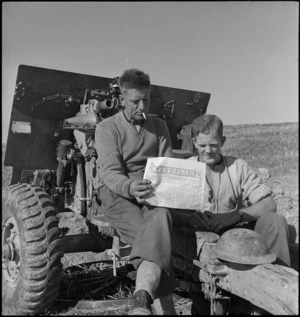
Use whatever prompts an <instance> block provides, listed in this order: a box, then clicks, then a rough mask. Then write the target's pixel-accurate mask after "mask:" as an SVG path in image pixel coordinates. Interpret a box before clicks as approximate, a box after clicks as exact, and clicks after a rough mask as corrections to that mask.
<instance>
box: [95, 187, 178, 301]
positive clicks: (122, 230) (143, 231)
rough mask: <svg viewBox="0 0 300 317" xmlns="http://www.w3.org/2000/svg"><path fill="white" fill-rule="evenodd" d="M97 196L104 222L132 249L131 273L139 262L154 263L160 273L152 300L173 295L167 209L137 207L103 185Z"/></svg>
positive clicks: (170, 217) (170, 221)
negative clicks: (132, 267)
mask: <svg viewBox="0 0 300 317" xmlns="http://www.w3.org/2000/svg"><path fill="white" fill-rule="evenodd" d="M98 196H99V198H100V200H101V207H103V208H101V209H102V211H103V213H104V216H105V218H106V220H107V221H108V222H109V223H110V225H111V226H113V227H114V228H115V229H116V230H117V231H118V233H119V235H120V236H121V238H122V239H123V240H124V241H125V242H127V243H128V244H130V245H131V246H132V250H131V254H130V262H131V263H132V265H133V266H134V267H135V269H136V270H137V269H138V267H139V265H140V264H141V262H142V261H143V260H148V261H151V262H154V263H156V264H157V265H159V266H160V268H161V269H162V275H161V280H160V283H159V286H158V289H157V291H156V297H161V296H165V295H167V294H169V293H171V292H173V291H174V289H175V288H176V286H177V283H176V279H175V274H174V269H173V266H172V259H171V255H172V241H171V240H172V228H173V220H172V216H171V211H170V210H169V209H167V208H161V207H153V206H149V205H140V204H138V203H137V202H136V201H135V200H133V199H127V198H124V197H121V196H119V195H117V194H116V193H114V192H113V191H111V190H110V189H109V188H108V187H107V186H106V185H104V186H102V187H100V188H99V191H98Z"/></svg>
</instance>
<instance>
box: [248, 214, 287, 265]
mask: <svg viewBox="0 0 300 317" xmlns="http://www.w3.org/2000/svg"><path fill="white" fill-rule="evenodd" d="M248 228H249V229H252V230H254V231H255V232H257V233H259V234H260V235H261V236H262V238H263V239H264V241H265V243H266V245H267V249H268V251H269V252H270V253H274V254H275V255H276V257H277V259H276V261H275V263H276V264H279V265H283V266H291V256H290V251H289V244H288V241H289V238H288V236H289V229H288V223H287V221H286V219H285V218H284V217H283V216H282V215H280V214H277V213H275V212H268V213H265V214H264V215H262V216H261V217H260V218H258V219H257V220H256V221H253V222H250V223H249V224H248Z"/></svg>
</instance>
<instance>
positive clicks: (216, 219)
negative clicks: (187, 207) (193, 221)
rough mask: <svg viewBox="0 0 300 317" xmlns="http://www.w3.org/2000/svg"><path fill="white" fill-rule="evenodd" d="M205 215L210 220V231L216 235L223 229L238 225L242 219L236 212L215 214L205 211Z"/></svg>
mask: <svg viewBox="0 0 300 317" xmlns="http://www.w3.org/2000/svg"><path fill="white" fill-rule="evenodd" d="M204 214H205V215H206V216H207V217H208V219H209V230H211V231H213V232H215V233H218V232H220V231H221V230H222V229H224V228H226V227H229V226H231V225H234V224H236V223H238V222H239V220H240V217H239V215H238V214H237V213H236V212H227V213H221V214H215V213H212V212H211V211H208V210H206V211H204Z"/></svg>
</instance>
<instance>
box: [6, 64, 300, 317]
mask: <svg viewBox="0 0 300 317" xmlns="http://www.w3.org/2000/svg"><path fill="white" fill-rule="evenodd" d="M119 94H120V92H119V87H118V85H117V78H105V77H97V76H89V75H83V74H75V73H69V72H62V71H56V70H51V69H45V68H38V67H32V66H26V65H20V66H19V69H18V75H17V81H16V89H15V95H14V101H13V108H12V112H11V119H10V128H9V134H8V140H7V147H6V154H5V161H4V164H5V165H6V166H12V167H13V172H12V179H11V185H10V186H9V187H7V188H5V189H4V191H3V195H2V313H3V314H9V315H11V314H21V315H26V314H38V313H41V312H43V311H45V310H46V309H47V308H49V307H50V306H51V305H52V304H53V302H54V300H55V298H56V297H57V295H58V292H59V287H60V280H61V272H62V264H61V259H62V257H63V256H64V254H65V253H74V252H86V251H93V252H103V251H105V250H106V251H108V253H109V254H111V256H112V261H113V263H114V268H115V267H116V263H117V262H118V261H119V264H120V263H121V264H122V263H126V260H128V254H129V252H130V246H126V245H124V244H122V243H121V242H120V238H119V236H118V233H117V232H116V230H115V229H114V228H112V227H110V226H109V224H108V223H107V222H106V221H105V218H104V216H103V213H102V211H101V201H99V200H98V198H97V195H96V189H95V188H97V181H98V180H97V178H96V163H95V161H96V158H97V153H96V151H95V149H94V147H93V144H94V130H95V127H96V125H97V124H98V123H99V122H100V121H101V120H105V119H106V118H107V117H109V116H112V115H114V114H115V113H117V112H118V111H120V110H122V107H121V105H120V102H119ZM209 99H210V94H208V93H203V92H198V91H191V90H183V89H177V88H170V87H164V86H157V85H152V90H151V105H150V111H149V112H150V115H153V116H158V117H160V118H162V119H164V120H165V121H166V123H167V125H168V128H169V131H170V135H171V141H172V148H173V152H174V156H175V157H179V158H183V159H184V158H187V157H189V156H191V155H192V154H193V145H192V142H191V137H190V123H191V122H192V121H193V120H194V119H195V118H196V117H198V116H200V115H202V114H204V113H205V112H206V109H207V105H208V102H209ZM66 211H72V212H74V213H77V214H79V215H81V216H82V217H84V218H85V220H86V223H87V226H88V228H89V233H88V234H82V235H63V234H62V230H61V228H59V217H58V213H61V212H66ZM181 230H182V228H178V230H177V234H176V235H174V250H173V258H174V260H173V262H174V267H175V269H176V270H177V275H178V284H179V286H180V287H181V288H184V289H186V290H187V291H188V292H189V293H190V295H191V297H192V298H193V301H194V306H193V312H195V313H197V312H199V311H200V310H201V305H200V300H198V299H199V298H200V296H199V294H200V293H201V294H204V296H205V298H206V299H208V300H210V302H211V312H212V313H217V312H218V309H217V307H218V305H219V304H220V303H222V305H221V306H222V307H223V308H224V307H225V306H226V307H227V308H225V309H223V310H222V312H223V313H224V312H226V311H227V312H228V311H231V312H232V311H235V308H234V307H235V306H236V307H237V306H239V305H231V306H230V305H227V304H228V303H232V302H234V301H244V305H243V307H244V309H240V311H242V312H245V311H247V312H249V311H250V312H253V311H255V312H256V313H257V314H258V313H266V312H268V313H270V314H278V313H282V314H297V313H298V285H297V280H298V272H297V271H296V270H294V269H292V268H285V267H282V266H278V265H273V264H270V261H267V262H266V263H265V262H263V263H262V262H258V263H257V262H255V258H256V257H257V254H254V255H253V254H252V257H250V262H247V263H245V261H243V260H242V261H240V258H241V255H239V254H235V255H236V256H237V257H238V259H236V258H235V257H234V256H233V257H232V255H231V256H230V252H227V255H228V254H229V258H228V257H226V254H225V258H224V255H223V254H219V257H217V256H216V252H215V249H216V250H218V246H219V247H220V244H221V245H222V243H224V240H225V245H226V244H227V243H228V239H229V240H230V237H229V238H228V237H227V238H226V236H225V237H223V236H221V237H220V239H219V236H218V235H216V234H213V233H204V232H196V234H194V233H193V234H191V233H189V232H187V231H184V230H183V231H181ZM182 237H184V239H182ZM231 238H232V237H231ZM218 239H219V240H218ZM223 249H224V248H223ZM120 260H125V262H121V261H120ZM114 274H116V270H114ZM242 280H246V281H251V283H250V284H249V283H247V284H246V285H245V283H244V282H242ZM274 288H275V289H276V290H277V292H276V294H275V293H274ZM224 303H226V305H224ZM245 303H248V304H249V305H250V306H249V305H248V306H247V305H245ZM245 307H246V308H245Z"/></svg>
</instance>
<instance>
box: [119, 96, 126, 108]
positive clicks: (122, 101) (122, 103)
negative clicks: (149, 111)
mask: <svg viewBox="0 0 300 317" xmlns="http://www.w3.org/2000/svg"><path fill="white" fill-rule="evenodd" d="M119 100H120V101H121V106H123V107H125V99H124V96H123V95H122V94H120V95H119Z"/></svg>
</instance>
